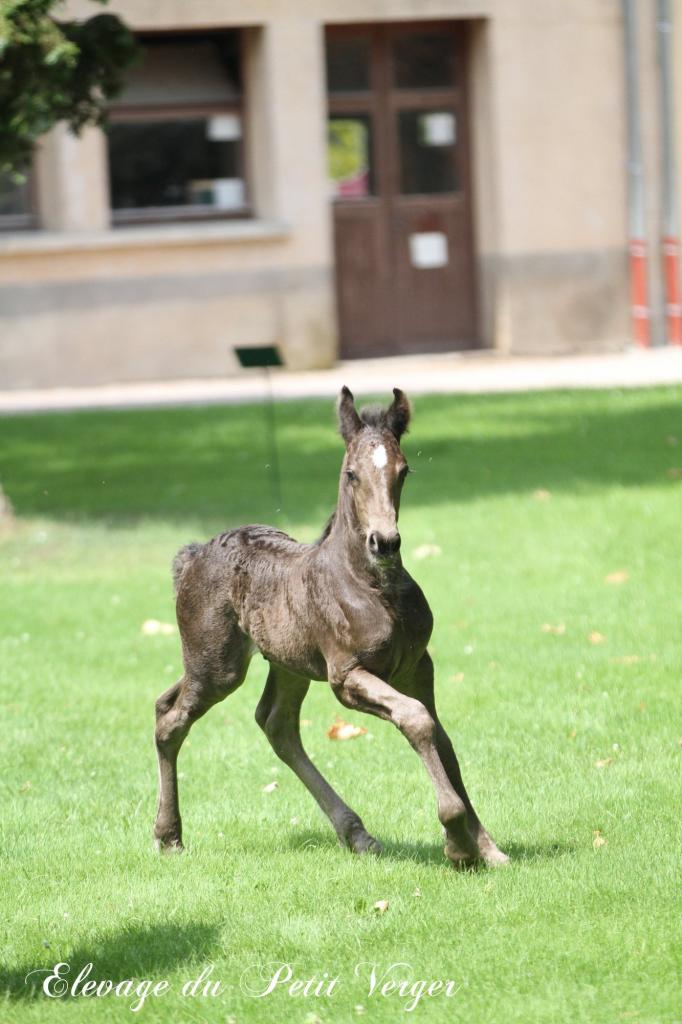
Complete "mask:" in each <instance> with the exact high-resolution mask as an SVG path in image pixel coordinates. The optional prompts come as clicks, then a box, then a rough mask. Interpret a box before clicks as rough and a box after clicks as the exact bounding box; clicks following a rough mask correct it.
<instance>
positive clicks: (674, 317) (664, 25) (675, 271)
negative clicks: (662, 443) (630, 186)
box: [656, 0, 682, 345]
mask: <svg viewBox="0 0 682 1024" xmlns="http://www.w3.org/2000/svg"><path fill="white" fill-rule="evenodd" d="M656 28H657V31H658V69H659V74H658V82H659V99H660V119H661V173H662V180H661V190H662V205H663V224H662V227H663V237H662V249H663V274H664V278H665V315H666V326H667V335H668V343H669V344H670V345H682V296H681V295H680V246H679V241H678V236H677V203H676V196H675V188H676V181H675V135H674V109H673V76H672V63H671V59H670V49H671V37H672V13H671V9H670V0H658V10H657V20H656Z"/></svg>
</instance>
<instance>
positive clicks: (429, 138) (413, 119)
mask: <svg viewBox="0 0 682 1024" xmlns="http://www.w3.org/2000/svg"><path fill="white" fill-rule="evenodd" d="M456 143H457V120H456V118H455V115H454V114H453V112H452V111H450V110H401V111H399V113H398V145H399V150H400V186H401V192H402V193H403V195H416V194H419V195H430V194H433V193H438V192H457V191H458V189H459V187H460V185H459V176H458V174H457V166H456V162H455V146H456Z"/></svg>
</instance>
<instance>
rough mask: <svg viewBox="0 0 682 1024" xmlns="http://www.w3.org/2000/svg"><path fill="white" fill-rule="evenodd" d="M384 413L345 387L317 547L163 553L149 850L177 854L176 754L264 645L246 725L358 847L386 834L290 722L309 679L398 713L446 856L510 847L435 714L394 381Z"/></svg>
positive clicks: (243, 534) (227, 546)
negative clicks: (166, 641) (173, 631)
mask: <svg viewBox="0 0 682 1024" xmlns="http://www.w3.org/2000/svg"><path fill="white" fill-rule="evenodd" d="M393 394H394V400H393V403H392V405H391V406H390V408H389V409H387V410H383V409H368V410H363V411H362V412H361V413H360V414H358V412H357V411H356V409H355V404H354V401H353V395H352V394H351V392H350V391H349V390H348V388H345V387H344V388H343V390H342V391H341V395H340V398H339V403H338V414H339V427H340V432H341V434H342V436H343V439H344V441H345V444H346V454H345V457H344V460H343V464H342V467H341V479H340V482H339V498H338V504H337V507H336V510H335V512H334V514H333V515H332V517H331V519H330V520H329V523H328V524H327V526H326V528H325V530H324V533H323V534H322V536H321V537H320V539H319V540H318V541H317V542H316V543H315V544H299V543H297V542H296V541H295V540H293V539H292V538H291V537H288V536H287V535H286V534H285V533H282V532H281V531H280V530H276V529H274V528H272V527H269V526H242V527H239V528H238V529H235V530H229V531H228V532H227V533H223V534H221V535H220V536H218V537H214V539H213V540H210V541H209V542H208V543H207V544H190V545H189V546H188V547H185V548H182V550H181V551H180V552H179V553H178V554H177V556H176V558H175V561H174V563H173V577H174V581H175V589H176V594H177V617H178V625H179V628H180V635H181V637H182V650H183V660H184V666H185V673H184V675H183V677H182V679H180V681H179V682H177V683H176V684H175V686H172V687H171V688H170V689H169V690H166V692H165V693H163V694H162V695H161V696H160V697H159V699H158V700H157V702H156V749H157V752H158V759H159V803H158V810H157V816H156V825H155V828H154V834H155V837H156V840H157V844H158V846H159V849H182V831H181V829H182V826H181V822H180V812H179V807H178V783H177V758H178V752H179V750H180V747H181V746H182V742H183V740H184V739H185V737H186V736H187V733H188V732H189V730H190V728H191V726H192V724H193V723H194V722H196V720H197V719H198V718H201V716H202V715H203V714H205V713H206V711H208V709H209V708H210V707H211V706H212V705H213V704H216V703H217V702H218V701H221V700H223V699H224V698H225V697H227V695H228V694H230V693H233V692H234V691H235V690H236V689H237V687H239V686H241V684H242V682H243V681H244V677H245V675H246V670H247V668H248V664H249V660H250V658H251V656H252V654H253V653H254V652H255V651H260V653H261V654H262V655H263V657H264V658H265V659H266V661H268V662H269V663H270V671H269V673H268V678H267V682H266V684H265V689H264V691H263V695H262V697H261V699H260V702H259V704H258V707H257V709H256V721H257V722H258V725H259V726H260V727H261V729H263V731H264V732H265V735H266V736H267V738H268V740H269V741H270V743H271V744H272V747H273V749H274V751H275V753H276V754H277V755H278V756H279V757H280V758H281V759H282V761H284V763H285V764H287V765H288V766H289V767H290V768H291V769H292V770H293V771H294V772H295V773H296V775H298V777H299V779H300V780H301V782H302V783H303V784H304V785H305V786H306V787H307V788H308V789H309V790H310V792H311V793H312V795H313V796H314V797H315V799H316V800H317V802H318V804H319V805H320V807H321V808H322V810H323V811H324V813H325V814H326V815H327V816H328V817H329V819H330V820H331V823H332V825H333V826H334V828H335V830H336V834H337V836H338V837H339V841H340V842H341V844H342V845H343V846H346V847H348V848H349V849H350V850H352V851H354V852H355V853H364V852H365V851H372V852H374V853H379V852H381V844H380V843H379V842H378V841H377V840H376V839H374V838H373V837H372V836H371V835H370V834H369V833H368V832H367V831H366V829H365V826H364V825H363V823H362V821H361V820H360V818H359V816H358V815H357V814H356V813H355V811H353V810H352V809H351V808H350V807H349V806H348V805H347V804H345V803H344V802H343V800H342V799H341V798H340V797H339V796H338V794H337V793H336V792H335V791H334V790H333V789H332V787H331V786H330V785H329V783H328V782H327V780H326V779H325V778H324V777H323V776H322V775H321V774H320V772H319V771H318V770H317V768H316V767H315V765H314V764H313V763H312V761H311V760H310V758H309V757H308V755H307V754H306V752H305V750H304V748H303V744H302V743H301V736H300V731H299V715H300V710H301V704H302V703H303V700H304V698H305V695H306V693H307V692H308V687H309V685H310V680H311V679H316V680H326V681H328V682H329V683H330V685H331V688H332V690H333V692H334V695H335V696H336V698H337V699H338V700H339V701H340V702H341V704H343V705H344V706H345V707H347V708H352V709H354V710H357V711H365V712H367V713H368V714H371V715H376V716H377V717H379V718H383V719H386V720H387V721H389V722H392V723H393V724H394V725H395V726H397V728H398V729H400V731H401V732H402V733H403V735H404V736H405V737H406V738H407V740H408V741H409V742H410V744H411V745H412V746H413V747H414V749H415V750H416V752H417V753H418V754H419V756H420V757H421V759H422V761H423V762H424V766H425V768H426V770H427V772H428V773H429V775H430V777H431V781H432V783H433V786H434V789H435V791H436V798H437V803H438V817H439V819H440V821H441V824H442V825H443V828H444V832H445V854H446V856H447V857H449V859H450V860H451V861H452V862H453V863H454V864H455V865H462V864H469V863H473V862H474V861H477V860H483V861H485V862H486V863H488V864H495V865H497V864H504V863H506V862H507V859H508V858H507V857H506V856H505V854H503V853H502V852H501V851H500V850H498V848H497V846H496V845H495V843H494V842H493V840H492V839H491V837H490V836H489V835H488V833H487V832H486V830H485V829H484V828H483V826H482V824H481V822H480V821H479V819H478V816H477V815H476V812H475V811H474V808H473V806H472V804H471V801H470V800H469V797H468V795H467V792H466V790H465V788H464V783H463V782H462V776H461V774H460V770H459V765H458V763H457V758H456V757H455V753H454V750H453V748H452V744H451V743H450V740H449V739H448V736H447V733H446V732H445V730H444V729H443V726H442V725H441V723H440V721H439V719H438V715H437V713H436V705H435V700H434V692H433V663H432V661H431V658H430V657H429V654H428V652H427V649H426V645H427V643H428V641H429V637H430V635H431V628H432V625H433V619H432V616H431V611H430V610H429V606H428V604H427V603H426V599H425V597H424V595H423V594H422V592H421V590H420V588H419V587H418V586H417V584H416V583H415V582H414V580H413V579H412V578H411V576H409V574H408V573H407V572H406V571H405V569H404V568H403V566H402V562H401V560H400V534H399V533H398V529H397V523H398V508H399V505H400V494H401V491H402V487H403V483H404V481H405V477H406V475H407V473H408V466H407V462H406V461H405V457H404V456H403V453H402V452H401V450H400V438H401V436H402V435H403V434H404V432H405V431H406V430H407V426H408V423H409V419H410V407H409V404H408V401H407V398H406V397H405V395H404V394H403V393H402V391H399V390H398V389H397V388H395V389H394V392H393Z"/></svg>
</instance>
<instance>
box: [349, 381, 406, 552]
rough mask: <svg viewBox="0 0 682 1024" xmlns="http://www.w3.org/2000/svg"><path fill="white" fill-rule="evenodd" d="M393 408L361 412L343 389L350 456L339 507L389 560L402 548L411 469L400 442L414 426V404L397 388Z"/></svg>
mask: <svg viewBox="0 0 682 1024" xmlns="http://www.w3.org/2000/svg"><path fill="white" fill-rule="evenodd" d="M393 395H394V398H393V403H392V404H391V405H390V406H389V408H388V409H381V408H379V407H376V408H369V409H362V410H361V411H360V413H359V414H358V412H357V410H356V408H355V403H354V401H353V395H352V394H351V392H350V391H349V390H348V388H346V387H344V388H343V389H342V391H341V395H340V396H339V404H338V413H339V430H340V432H341V436H342V437H343V439H344V441H345V442H346V456H345V458H344V460H343V466H342V469H341V480H340V483H339V506H340V507H342V508H345V509H348V510H350V512H351V514H352V517H353V522H354V525H355V527H356V529H357V530H358V531H359V532H361V533H362V535H363V537H364V540H365V544H366V547H367V552H368V554H369V556H370V558H372V559H377V560H382V561H383V560H388V559H391V558H393V557H395V556H397V554H398V551H399V550H400V534H399V533H398V510H399V508H400V492H401V491H402V487H403V483H404V480H405V477H406V476H407V473H408V471H409V467H408V465H407V462H406V460H405V456H404V455H403V453H402V452H401V450H400V438H401V437H402V435H403V434H404V433H405V431H406V430H407V427H408V424H409V422H410V405H409V402H408V401H407V398H406V396H405V395H404V394H403V392H402V391H400V390H399V389H398V388H394V389H393Z"/></svg>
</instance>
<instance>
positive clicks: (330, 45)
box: [327, 36, 370, 92]
mask: <svg viewBox="0 0 682 1024" xmlns="http://www.w3.org/2000/svg"><path fill="white" fill-rule="evenodd" d="M369 57H370V40H369V36H353V37H343V36H337V37H336V38H335V37H334V36H331V37H330V38H328V39H327V89H328V90H329V92H367V90H368V89H369V87H370V72H369Z"/></svg>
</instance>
